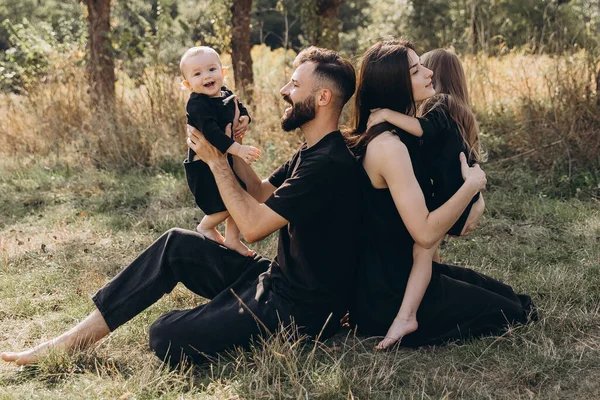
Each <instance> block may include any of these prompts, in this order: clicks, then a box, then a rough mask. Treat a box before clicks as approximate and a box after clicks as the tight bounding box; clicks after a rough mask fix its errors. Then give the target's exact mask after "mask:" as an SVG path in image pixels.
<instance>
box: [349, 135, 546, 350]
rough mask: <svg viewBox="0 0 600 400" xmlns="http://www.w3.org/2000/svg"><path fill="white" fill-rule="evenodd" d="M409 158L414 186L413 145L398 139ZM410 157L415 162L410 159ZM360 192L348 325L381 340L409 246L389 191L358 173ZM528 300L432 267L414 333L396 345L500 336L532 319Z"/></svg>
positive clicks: (455, 270) (395, 304) (408, 261)
mask: <svg viewBox="0 0 600 400" xmlns="http://www.w3.org/2000/svg"><path fill="white" fill-rule="evenodd" d="M400 137H401V139H402V141H403V142H404V143H405V144H406V145H407V147H408V150H409V153H410V154H411V161H412V164H413V168H414V170H415V175H416V176H417V179H418V181H419V183H420V184H421V185H422V186H425V188H424V189H425V190H424V191H425V192H426V191H427V190H428V188H427V186H426V183H427V179H426V178H424V177H423V176H422V170H423V169H422V168H420V165H419V162H418V160H419V159H418V156H417V155H416V154H417V153H416V151H417V146H418V145H417V144H416V141H415V140H412V138H410V137H407V136H404V134H400ZM413 155H415V157H413ZM361 170H362V175H361V183H360V184H361V186H362V187H363V188H364V200H365V204H366V218H365V224H366V232H367V235H366V236H367V237H366V238H365V242H366V247H365V251H364V252H363V257H364V262H362V263H360V267H359V272H358V279H357V282H358V293H357V297H356V303H355V304H354V307H353V309H352V310H351V312H350V315H351V320H352V322H353V323H354V324H356V325H357V330H358V332H359V333H360V334H363V335H369V336H384V335H385V334H386V332H387V330H388V328H389V327H390V325H391V323H392V321H393V320H394V318H395V317H396V315H397V313H398V310H399V308H400V304H401V303H402V298H403V296H404V291H405V288H406V284H407V281H408V276H409V275H410V271H411V268H412V264H413V258H412V251H413V244H414V240H413V238H412V237H411V236H410V234H409V232H408V230H407V229H406V226H405V225H404V223H403V221H402V219H401V218H400V214H399V213H398V210H397V208H396V205H395V204H394V201H393V199H392V195H391V193H390V191H389V189H387V188H386V189H376V188H374V187H373V185H372V184H371V181H370V179H369V177H368V175H367V173H366V171H364V169H362V167H361ZM534 312H535V309H534V307H533V303H532V302H531V298H530V297H529V296H527V295H517V294H515V292H514V291H513V289H512V288H511V287H510V286H508V285H505V284H503V283H501V282H499V281H497V280H495V279H492V278H490V277H488V276H485V275H483V274H479V273H477V272H475V271H473V270H470V269H468V268H461V267H455V266H451V265H445V264H438V263H435V262H434V263H433V268H432V276H431V281H430V283H429V286H428V287H427V290H426V292H425V295H424V297H423V301H422V302H421V305H420V307H419V310H418V312H417V321H418V323H419V328H418V329H417V330H416V331H415V332H413V333H411V334H409V335H406V336H405V337H404V338H402V342H401V343H402V345H406V346H421V345H432V344H438V343H443V342H447V341H451V340H460V339H466V338H470V337H474V336H482V335H494V334H498V333H501V332H502V331H503V330H504V329H506V327H507V325H508V324H509V323H510V324H514V323H526V322H527V320H528V316H530V317H535V315H534Z"/></svg>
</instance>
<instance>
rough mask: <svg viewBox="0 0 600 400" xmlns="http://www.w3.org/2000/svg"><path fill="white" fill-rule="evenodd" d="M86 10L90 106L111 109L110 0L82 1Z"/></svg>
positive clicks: (113, 70)
mask: <svg viewBox="0 0 600 400" xmlns="http://www.w3.org/2000/svg"><path fill="white" fill-rule="evenodd" d="M83 3H84V4H85V5H86V6H87V9H88V32H89V38H88V48H89V52H90V60H89V65H88V68H89V74H90V82H91V85H92V91H91V95H92V104H103V105H105V106H107V107H109V108H112V107H113V105H114V101H115V62H114V59H113V51H112V50H113V49H112V45H111V43H110V37H109V33H110V0H83Z"/></svg>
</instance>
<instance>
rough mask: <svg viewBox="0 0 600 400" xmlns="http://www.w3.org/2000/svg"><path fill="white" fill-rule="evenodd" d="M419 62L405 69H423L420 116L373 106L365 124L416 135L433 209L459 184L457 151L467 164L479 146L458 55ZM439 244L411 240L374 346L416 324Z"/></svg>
mask: <svg viewBox="0 0 600 400" xmlns="http://www.w3.org/2000/svg"><path fill="white" fill-rule="evenodd" d="M420 62H421V64H420V65H419V64H416V65H414V66H411V68H410V71H411V72H410V73H411V75H412V74H419V73H420V72H422V71H419V69H424V70H425V72H426V74H425V75H427V76H428V77H429V78H430V79H431V83H432V84H433V88H434V89H435V92H436V95H434V96H432V97H430V98H428V99H426V100H424V101H423V102H421V104H420V105H419V107H418V112H417V115H419V117H417V118H415V117H411V116H409V115H405V114H402V113H400V112H396V111H393V110H390V109H376V110H372V113H371V115H370V117H369V121H368V124H367V129H368V128H370V127H371V126H374V125H377V124H379V123H383V122H388V123H390V124H392V125H395V126H397V127H399V128H401V129H402V130H404V131H406V132H408V133H409V134H411V135H414V136H416V137H419V138H421V160H422V164H423V167H424V169H425V176H428V177H429V178H430V179H431V182H432V185H433V188H432V192H433V193H432V194H431V196H430V197H428V198H426V202H427V205H428V208H429V209H430V210H434V209H437V208H438V207H440V206H441V205H442V204H444V203H445V202H446V201H448V199H450V198H451V197H452V196H453V195H454V193H456V191H457V190H458V189H459V188H460V187H461V185H462V184H463V179H462V176H461V169H460V162H459V154H460V153H464V154H466V155H467V161H468V163H469V165H472V164H473V163H474V162H478V161H480V158H481V145H480V141H479V128H478V125H477V121H476V119H475V116H474V114H473V112H472V111H471V109H470V107H469V97H468V93H467V84H466V83H467V82H466V79H465V74H464V71H463V68H462V65H461V63H460V60H459V59H458V57H457V56H456V55H455V54H454V53H452V52H450V51H448V50H444V49H438V50H434V51H431V52H429V53H426V54H424V55H423V56H422V57H421V61H420ZM432 71H435V72H432ZM479 197H480V195H479V194H477V195H476V196H475V197H473V199H472V200H471V202H470V204H469V205H468V206H467V208H466V209H465V211H464V212H463V214H462V215H461V217H460V218H459V220H458V221H457V222H456V223H455V224H454V226H452V228H451V229H450V230H449V231H448V234H450V235H454V236H459V235H461V233H463V229H464V227H465V222H466V220H467V217H468V216H469V213H470V211H471V208H472V206H473V204H474V203H475V202H476V201H478V200H479ZM482 202H483V200H481V203H482ZM438 245H439V243H438V244H436V245H435V246H433V247H432V248H431V249H425V248H423V247H421V246H419V245H417V244H415V245H414V248H413V267H412V270H411V273H410V276H409V280H408V283H407V289H406V292H405V294H404V298H403V300H402V304H401V306H400V310H399V312H398V315H397V317H396V318H395V320H394V322H393V323H392V325H391V326H390V328H389V330H388V332H387V334H386V336H385V338H384V339H383V340H382V341H381V342H380V343H379V344H378V346H377V348H378V349H385V348H387V347H389V346H390V345H392V344H393V343H395V342H397V341H398V340H400V339H401V338H402V336H404V335H407V334H409V333H411V332H414V331H415V330H416V329H417V327H418V323H417V318H416V314H417V310H418V308H419V305H420V303H421V300H422V298H423V295H424V293H425V289H426V288H427V285H428V284H429V280H430V279H431V262H432V260H435V261H438V262H439V257H438V256H437V248H438Z"/></svg>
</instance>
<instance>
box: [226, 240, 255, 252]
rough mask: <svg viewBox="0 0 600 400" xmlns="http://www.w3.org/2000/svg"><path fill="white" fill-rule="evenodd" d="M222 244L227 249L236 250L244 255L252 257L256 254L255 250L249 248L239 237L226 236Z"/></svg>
mask: <svg viewBox="0 0 600 400" xmlns="http://www.w3.org/2000/svg"><path fill="white" fill-rule="evenodd" d="M223 246H225V247H227V248H228V249H231V250H235V251H237V252H238V253H240V254H241V255H243V256H244V257H254V256H255V255H256V252H255V251H254V250H252V249H250V248H249V247H248V246H246V245H245V244H244V243H242V241H241V240H240V239H229V238H226V239H225V241H224V242H223Z"/></svg>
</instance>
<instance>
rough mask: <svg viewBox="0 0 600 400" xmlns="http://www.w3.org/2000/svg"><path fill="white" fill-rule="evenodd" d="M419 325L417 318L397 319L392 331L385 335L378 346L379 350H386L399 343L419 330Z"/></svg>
mask: <svg viewBox="0 0 600 400" xmlns="http://www.w3.org/2000/svg"><path fill="white" fill-rule="evenodd" d="M418 327H419V324H418V323H417V318H416V317H412V318H396V319H394V322H392V325H391V326H390V329H388V331H387V333H386V334H385V338H383V340H382V341H381V342H379V344H378V345H377V347H376V349H377V350H385V349H387V348H388V347H390V346H392V345H393V344H395V343H396V342H399V341H400V340H401V339H402V338H403V337H404V336H405V335H408V334H409V333H412V332H414V331H416V330H417V328H418Z"/></svg>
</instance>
